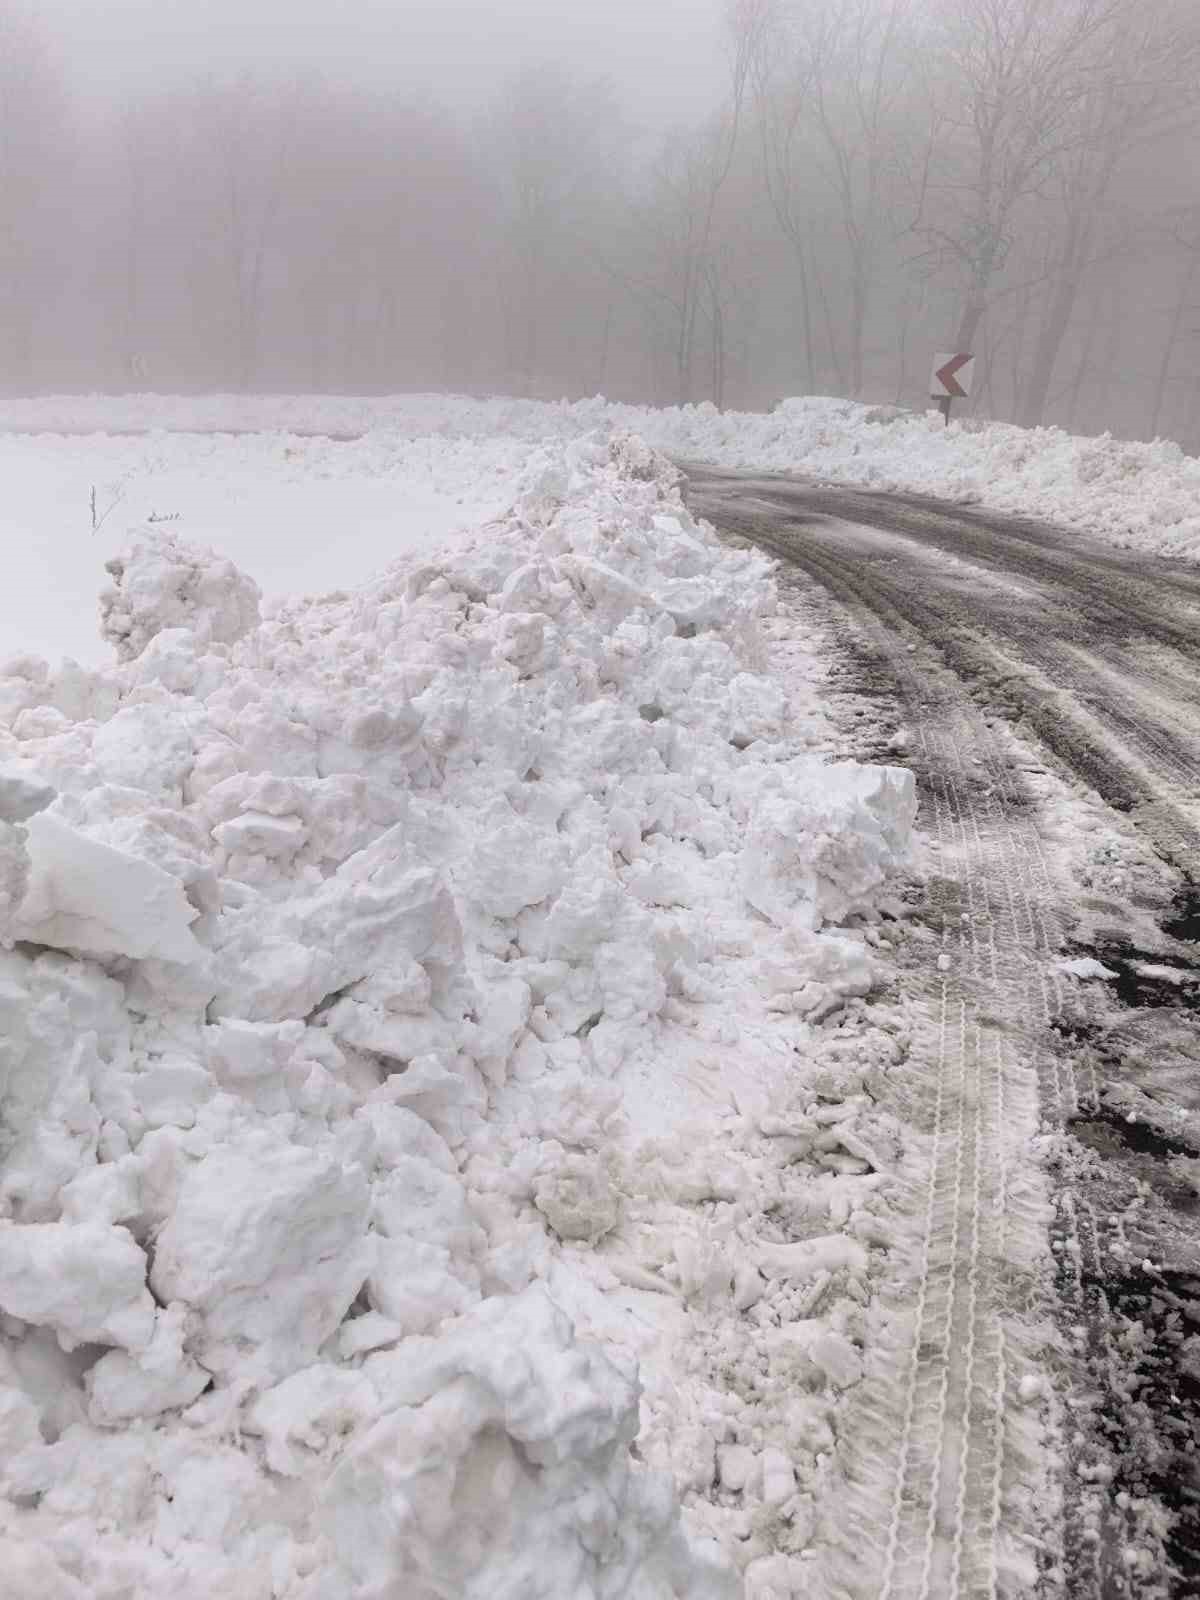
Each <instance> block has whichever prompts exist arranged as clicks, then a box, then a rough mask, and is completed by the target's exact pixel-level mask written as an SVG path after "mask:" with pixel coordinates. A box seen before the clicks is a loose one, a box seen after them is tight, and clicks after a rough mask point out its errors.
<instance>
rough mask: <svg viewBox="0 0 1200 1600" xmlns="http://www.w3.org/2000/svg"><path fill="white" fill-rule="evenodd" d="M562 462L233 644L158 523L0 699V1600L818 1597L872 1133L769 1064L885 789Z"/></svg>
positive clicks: (716, 579)
mask: <svg viewBox="0 0 1200 1600" xmlns="http://www.w3.org/2000/svg"><path fill="white" fill-rule="evenodd" d="M60 420H61V419H60ZM562 432H563V433H564V434H566V435H568V437H567V438H565V439H564V440H562V441H559V442H552V443H550V444H548V445H547V446H545V447H544V448H540V449H538V450H536V451H535V452H534V453H533V455H532V457H531V458H530V460H529V462H528V464H527V466H526V468H525V470H524V473H523V475H522V476H521V478H520V482H519V484H518V487H517V492H516V496H515V499H514V500H513V501H512V504H511V507H510V508H509V509H508V510H507V511H505V512H504V513H503V514H502V515H499V516H497V517H495V518H493V519H492V520H491V521H489V522H487V523H486V524H485V525H484V526H483V527H482V528H481V529H480V530H478V532H477V534H476V536H475V537H474V538H472V539H469V540H467V541H466V542H460V543H459V544H458V545H456V546H455V547H454V548H452V549H447V550H444V551H442V552H441V553H438V554H435V555H432V556H430V557H429V558H428V559H421V560H411V559H410V560H408V561H405V562H400V563H397V564H395V565H393V566H391V567H389V568H388V569H387V570H385V571H384V572H383V573H382V574H381V575H380V576H378V577H377V578H375V579H373V580H372V581H371V582H369V583H367V584H366V585H365V586H363V587H361V588H358V589H355V590H353V591H341V592H337V593H334V594H331V595H326V596H323V597H320V598H316V599H308V600H295V601H289V602H284V603H281V604H277V605H276V606H274V607H273V608H270V609H269V610H268V611H267V613H266V614H264V613H263V611H262V609H261V608H260V605H259V597H258V594H257V590H256V587H255V585H254V584H253V583H252V582H251V581H250V580H249V579H247V578H246V577H244V576H243V575H242V574H241V573H240V572H239V571H238V570H237V569H236V568H235V567H234V566H233V564H232V563H231V562H230V561H229V560H228V559H227V558H226V556H225V555H224V554H217V553H214V552H213V551H211V550H208V549H205V548H202V547H198V546H196V545H194V544H190V543H189V542H187V541H186V540H185V539H184V538H182V537H181V536H180V534H179V533H178V532H177V531H176V530H175V529H174V528H168V529H162V528H157V529H155V528H151V527H148V526H143V527H142V528H140V529H138V530H136V531H135V533H134V535H133V537H132V538H131V540H130V542H129V544H128V546H127V548H126V549H125V550H124V551H122V552H121V553H120V554H119V556H118V557H117V558H116V559H115V560H114V562H113V563H112V567H111V576H112V579H113V582H112V584H111V586H110V589H109V591H108V592H107V593H106V595H105V598H104V605H103V609H104V618H105V621H104V627H105V633H106V635H107V637H108V639H109V640H110V642H111V643H113V644H114V645H115V647H116V653H117V656H118V660H117V663H116V664H115V665H114V666H112V667H108V668H103V669H99V670H95V671H92V670H88V669H85V668H82V667H79V666H77V665H75V664H74V663H70V662H68V663H66V664H65V665H63V666H62V667H60V668H58V669H52V668H51V667H49V666H48V665H47V663H45V662H44V661H40V660H38V659H35V658H32V657H28V656H26V657H22V658H19V659H17V660H15V661H10V662H9V663H8V664H7V665H6V666H4V667H3V669H2V671H0V1141H2V1142H0V1160H2V1166H0V1571H2V1572H3V1573H4V1582H3V1587H4V1593H5V1596H6V1600H149V1597H151V1596H161V1595H163V1594H165V1593H170V1594H171V1595H173V1596H176V1597H178V1600H211V1597H212V1596H213V1595H221V1596H222V1597H227V1600H385V1597H389V1596H394V1595H399V1594H403V1595H404V1596H405V1600H618V1597H622V1600H668V1597H676V1600H684V1597H686V1600H723V1597H727V1596H730V1597H731V1596H735V1595H740V1594H743V1593H744V1594H745V1595H747V1596H749V1597H751V1600H768V1597H770V1596H774V1597H776V1600H787V1597H788V1596H791V1595H797V1596H798V1595H800V1594H801V1593H807V1592H808V1590H807V1588H806V1587H805V1583H806V1580H805V1572H806V1561H805V1559H804V1558H805V1555H806V1549H805V1544H806V1541H807V1540H808V1539H809V1538H810V1537H811V1534H812V1528H813V1516H814V1509H813V1508H814V1499H815V1497H816V1496H818V1495H819V1492H820V1488H821V1484H822V1482H823V1481H824V1480H825V1479H826V1478H827V1476H828V1462H829V1452H830V1449H831V1445H832V1439H833V1434H832V1432H831V1420H832V1419H833V1417H834V1416H835V1413H836V1410H837V1407H838V1405H839V1403H840V1396H841V1395H842V1393H843V1392H844V1391H845V1390H846V1389H848V1388H852V1387H853V1386H854V1385H855V1384H856V1383H857V1382H858V1381H859V1379H860V1377H861V1374H862V1364H863V1362H862V1351H861V1348H860V1346H861V1339H862V1328H863V1322H862V1301H863V1299H864V1294H865V1291H864V1289H863V1281H864V1279H865V1277H866V1275H867V1274H868V1273H869V1271H871V1270H872V1266H871V1263H872V1260H873V1259H874V1258H875V1257H877V1256H879V1254H880V1245H881V1243H883V1242H884V1241H885V1240H886V1235H887V1220H886V1209H887V1208H886V1202H885V1200H884V1199H882V1198H881V1196H882V1195H883V1188H882V1187H881V1186H883V1185H884V1177H883V1171H884V1170H885V1169H886V1167H887V1165H888V1151H889V1149H890V1148H891V1149H894V1146H895V1141H896V1138H897V1134H896V1130H895V1129H894V1128H889V1127H888V1126H887V1125H886V1121H885V1119H884V1118H882V1117H881V1116H880V1115H879V1114H877V1113H875V1112H874V1111H873V1109H872V1103H871V1100H870V1097H869V1095H867V1094H865V1093H863V1092H862V1081H863V1079H862V1071H863V1070H864V1069H863V1065H862V1061H863V1059H865V1058H864V1056H863V1052H864V1051H865V1050H866V1048H867V1047H866V1045H865V1044H862V1045H860V1046H858V1047H857V1054H856V1058H855V1059H856V1061H857V1065H856V1066H855V1067H854V1069H853V1070H851V1069H850V1068H847V1069H846V1070H845V1071H844V1072H841V1075H840V1076H839V1072H837V1071H833V1072H831V1071H830V1070H829V1069H828V1068H826V1069H824V1070H823V1075H821V1078H820V1084H819V1086H818V1084H817V1081H816V1077H815V1076H814V1072H813V1071H812V1070H806V1067H805V1062H806V1057H807V1056H808V1055H809V1054H810V1053H811V1052H812V1051H813V1050H815V1049H816V1044H815V1042H814V1041H815V1038H816V1032H815V1030H816V1020H815V1019H817V1018H819V1017H821V1016H824V1015H827V1014H828V1013H829V1012H830V1010H831V1009H836V1008H838V1007H841V1006H845V1005H847V1004H850V1005H852V1004H853V1003H854V999H853V997H855V996H861V995H864V994H866V993H867V992H868V991H869V990H870V989H871V987H872V985H873V983H875V982H876V979H877V975H878V974H877V955H876V951H875V948H874V941H873V940H872V939H871V938H870V937H868V935H870V934H871V932H872V930H871V926H870V924H871V921H872V919H873V918H874V917H875V915H876V913H877V911H878V908H879V907H880V905H881V903H882V902H883V900H884V899H885V897H886V896H887V895H888V894H889V892H890V888H891V885H892V884H893V881H894V879H895V877H896V875H897V873H899V872H902V871H904V870H905V869H906V868H907V866H908V864H909V862H910V859H911V843H912V842H911V829H912V824H913V817H914V813H915V795H914V788H913V782H912V777H911V774H909V773H908V772H907V771H904V770H902V769H898V768H877V767H862V766H856V765H854V764H853V763H849V762H842V763H835V764H832V765H831V764H829V763H828V762H827V760H826V759H825V758H824V757H823V756H822V755H821V754H820V753H819V752H818V751H817V750H816V749H815V748H813V747H814V746H816V745H817V744H819V742H820V740H819V737H818V734H819V729H820V716H819V709H818V707H817V700H818V698H819V686H818V685H817V684H816V683H815V681H814V678H813V673H814V671H815V668H813V667H812V664H811V663H808V665H807V666H806V663H805V658H804V656H803V652H802V646H801V645H800V644H794V645H793V646H792V650H793V657H794V670H793V673H792V676H791V679H790V680H788V681H782V682H781V681H780V680H779V678H778V677H769V676H767V675H766V674H765V668H766V664H767V653H768V647H769V644H770V640H771V637H772V629H773V628H774V627H775V626H776V623H775V613H776V600H775V595H774V589H773V585H772V582H771V580H770V577H769V568H768V564H767V563H766V562H765V561H764V560H763V559H762V558H761V557H759V556H758V555H756V554H753V553H749V552H744V551H736V552H735V551H733V550H730V549H728V548H725V547H723V546H722V545H720V544H719V543H718V542H717V540H716V539H715V537H714V536H713V534H712V531H711V529H708V528H707V527H706V526H705V525H703V524H701V523H697V522H696V521H694V520H693V518H692V517H691V516H690V515H689V513H688V512H687V510H686V509H685V507H684V505H683V502H682V500H681V498H680V495H679V492H678V475H677V474H676V473H675V472H674V470H673V469H672V468H671V467H670V466H669V464H668V463H667V462H666V461H665V460H664V459H662V458H661V457H660V456H657V455H656V454H655V453H654V452H653V451H652V450H651V449H650V448H649V447H647V446H646V445H645V444H644V443H642V442H641V441H640V440H638V439H636V438H635V437H633V436H631V435H628V434H624V433H620V432H618V433H612V434H609V433H599V434H594V435H584V436H582V437H570V434H571V433H572V432H574V433H578V432H579V428H578V426H576V425H575V424H572V427H571V428H564V429H563V430H562ZM797 651H798V652H799V654H796V652H797ZM847 923H850V926H849V927H847ZM818 1087H819V1092H818ZM780 1206H784V1207H786V1208H787V1209H788V1212H789V1215H790V1216H791V1217H792V1224H791V1226H790V1229H789V1231H788V1233H787V1234H786V1235H783V1236H781V1234H780V1230H779V1228H778V1226H777V1225H774V1224H772V1223H771V1222H770V1220H769V1216H768V1214H769V1213H770V1214H774V1213H775V1211H776V1210H777V1209H778V1207H780ZM818 1302H820V1309H819V1310H816V1311H814V1310H812V1307H814V1306H816V1305H817V1303H818ZM804 1307H808V1308H809V1310H808V1311H805V1310H804V1309H803V1308H804ZM743 1369H744V1370H745V1372H746V1373H747V1374H750V1373H753V1379H752V1380H751V1379H750V1377H749V1376H747V1377H746V1379H745V1382H743V1381H742V1380H741V1379H737V1380H734V1379H731V1378H730V1376H729V1375H730V1374H731V1373H735V1374H736V1373H738V1372H741V1371H743ZM752 1394H753V1395H757V1396H758V1397H759V1399H758V1400H751V1399H748V1398H746V1396H748V1395H752ZM635 1440H636V1442H637V1449H636V1451H635V1450H633V1449H632V1448H631V1447H632V1446H633V1444H634V1441H635Z"/></svg>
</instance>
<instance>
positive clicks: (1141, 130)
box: [0, 0, 1200, 446]
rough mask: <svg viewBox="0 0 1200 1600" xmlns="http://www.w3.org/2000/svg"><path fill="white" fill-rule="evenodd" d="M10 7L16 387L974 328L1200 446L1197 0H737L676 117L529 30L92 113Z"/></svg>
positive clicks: (8, 197)
mask: <svg viewBox="0 0 1200 1600" xmlns="http://www.w3.org/2000/svg"><path fill="white" fill-rule="evenodd" d="M6 6H8V7H9V8H13V7H14V6H15V0H0V385H2V386H3V387H4V388H5V389H7V390H9V391H10V392H11V391H18V392H33V391H38V390H42V391H44V390H47V389H62V388H79V387H89V388H90V387H102V388H108V389H142V390H145V389H157V390H162V391H167V390H195V389H226V388H235V389H255V390H292V391H296V390H300V391H303V390H337V391H343V392H347V391H349V392H378V391H396V390H405V389H414V388H438V389H456V390H465V391H470V392H475V393H480V392H490V391H502V392H506V393H519V394H520V393H524V394H531V395H536V396H539V397H541V398H557V397H559V396H560V395H566V396H570V397H575V396H580V395H585V394H595V393H603V394H606V395H608V396H609V397H611V398H620V399H629V400H641V401H649V402H654V403H658V404H668V403H675V402H689V401H691V402H700V401H711V402H713V403H715V404H716V405H718V406H723V407H746V408H754V409H762V408H765V407H766V406H768V405H769V404H770V403H771V401H772V400H773V399H774V398H776V397H778V396H781V395H784V394H802V393H823V394H842V395H849V396H860V397H863V398H866V399H869V400H872V401H879V402H889V401H890V402H896V403H900V404H908V405H923V404H925V403H927V402H926V396H927V390H928V377H929V370H930V358H931V356H932V354H933V352H934V351H935V350H946V351H952V350H971V351H974V352H975V353H976V354H977V356H978V357H979V371H978V376H977V388H976V394H975V397H974V399H973V401H972V409H974V410H975V411H977V412H978V413H979V414H981V415H986V416H992V417H1004V418H1011V419H1015V420H1018V421H1020V422H1024V423H1029V424H1033V423H1037V422H1041V421H1053V422H1057V423H1061V424H1063V425H1065V426H1068V427H1071V428H1073V429H1076V430H1080V431H1099V430H1101V429H1104V428H1110V429H1112V430H1114V431H1117V432H1123V433H1128V434H1132V435H1135V436H1153V435H1154V434H1156V433H1161V434H1164V435H1169V436H1172V437H1175V438H1178V439H1181V440H1183V441H1184V442H1185V443H1186V444H1188V445H1189V446H1195V445H1196V444H1198V443H1200V162H1198V161H1197V159H1196V157H1197V150H1198V139H1197V128H1198V115H1200V6H1198V5H1197V4H1196V0H733V3H732V4H731V7H730V9H729V12H728V15H727V17H726V25H725V31H724V36H723V38H724V45H725V49H726V52H727V64H728V75H727V81H726V86H725V88H724V90H723V93H722V96H721V99H720V102H719V103H717V104H714V106H713V108H712V111H711V114H710V115H709V116H708V117H706V118H705V119H704V120H703V121H701V122H700V123H698V124H697V125H695V126H691V127H683V128H677V129H674V130H672V131H670V132H669V133H665V134H664V133H662V132H661V131H654V130H653V118H652V117H651V116H650V115H649V108H647V107H645V106H639V105H637V104H631V103H629V101H628V99H623V98H622V95H621V93H620V91H619V89H618V88H617V87H616V86H614V85H612V84H610V83H606V82H599V81H596V80H595V79H594V78H593V77H592V76H591V75H590V73H589V72H588V70H587V68H586V64H579V63H570V62H556V61H545V60H542V59H534V58H531V59H530V60H529V61H528V63H527V64H526V65H525V66H523V67H522V68H521V69H520V70H518V71H516V72H513V73H510V74H508V75H505V76H503V77H500V78H498V80H497V81H496V83H495V85H494V88H493V92H492V94H491V96H490V100H489V103H488V104H486V105H485V106H482V107H479V108H477V109H476V110H474V111H473V112H472V113H471V114H469V115H466V114H463V113H461V112H459V113H452V112H451V111H450V110H448V109H446V108H445V107H442V106H440V105H439V103H438V101H437V99H436V92H437V85H436V84H435V85H431V86H430V89H429V94H428V98H426V99H423V100H421V101H414V100H412V99H411V98H405V97H401V96H398V95H388V94H384V93H379V92H370V91H368V90H366V89H365V88H361V87H356V86H352V85H337V84H333V83H330V82H325V81H321V80H320V78H319V77H318V76H312V75H310V76H309V77H306V78H305V79H303V80H293V79H291V78H288V77H286V76H283V75H272V74H268V73H263V72H259V73H257V74H250V73H246V74H241V75H235V76H230V77H225V78H219V79H218V78H208V79H205V80H203V81H195V82H171V83H164V84H161V85H160V86H158V87H156V88H155V89H154V90H153V91H146V92H142V93H141V94H139V95H138V96H137V97H135V98H133V99H130V100H127V101H125V102H124V103H122V104H120V105H117V106H110V107H106V108H104V109H102V110H101V109H98V108H97V107H96V106H95V105H94V104H91V103H89V102H87V100H86V98H85V97H81V96H80V95H78V94H73V93H72V91H71V90H70V88H69V85H70V84H71V83H72V82H74V81H77V79H76V77H75V76H73V74H72V70H71V68H72V64H71V63H68V62H64V61H63V60H62V59H61V58H60V57H59V56H58V55H56V53H55V47H54V44H53V42H52V41H51V40H50V39H49V38H46V37H42V36H40V35H39V32H38V29H37V26H36V22H34V21H31V20H30V13H29V12H28V11H21V12H19V11H17V10H16V9H8V10H6V9H5V7H6ZM469 48H470V41H469V40H465V41H464V49H469ZM74 66H75V67H76V69H77V67H78V64H77V63H76V64H74ZM674 70H675V69H674V67H673V64H672V63H671V62H670V61H663V63H662V72H663V75H664V78H665V77H667V76H669V75H670V74H671V73H672V72H673V71H674Z"/></svg>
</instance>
